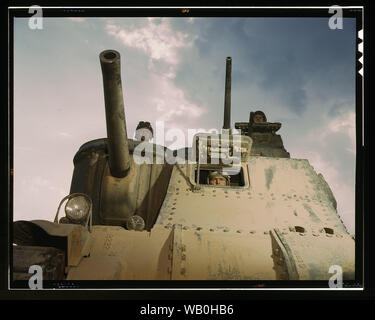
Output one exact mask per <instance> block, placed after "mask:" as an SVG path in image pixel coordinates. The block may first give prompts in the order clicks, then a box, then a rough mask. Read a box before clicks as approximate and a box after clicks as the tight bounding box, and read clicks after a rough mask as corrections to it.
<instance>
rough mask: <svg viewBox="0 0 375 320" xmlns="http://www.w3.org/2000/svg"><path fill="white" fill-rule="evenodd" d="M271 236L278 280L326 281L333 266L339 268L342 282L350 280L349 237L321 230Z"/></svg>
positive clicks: (351, 250) (351, 246) (351, 255)
mask: <svg viewBox="0 0 375 320" xmlns="http://www.w3.org/2000/svg"><path fill="white" fill-rule="evenodd" d="M271 235H272V240H273V243H272V246H273V254H274V261H275V269H276V270H277V276H278V277H279V278H280V279H283V278H284V277H286V279H288V280H329V278H330V277H331V276H332V274H331V273H329V269H330V267H331V266H336V265H337V266H340V267H341V268H342V270H343V279H344V280H353V279H354V276H355V272H354V265H355V255H354V241H353V239H352V238H351V237H350V236H349V235H345V234H344V235H343V234H335V233H334V234H330V233H327V232H326V231H324V230H322V231H313V232H311V231H310V232H309V231H305V232H296V231H287V232H286V231H284V232H281V231H280V230H278V229H274V230H273V231H272V232H271ZM280 265H281V266H282V267H281V268H280V267H279V266H280ZM283 265H284V266H283ZM278 267H279V268H278ZM285 273H286V274H285Z"/></svg>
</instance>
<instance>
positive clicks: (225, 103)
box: [223, 57, 232, 129]
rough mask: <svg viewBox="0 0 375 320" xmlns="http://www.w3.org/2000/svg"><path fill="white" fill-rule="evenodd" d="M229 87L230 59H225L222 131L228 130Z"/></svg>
mask: <svg viewBox="0 0 375 320" xmlns="http://www.w3.org/2000/svg"><path fill="white" fill-rule="evenodd" d="M231 85H232V58H231V57H227V60H226V73H225V100H224V125H223V129H230V103H231Z"/></svg>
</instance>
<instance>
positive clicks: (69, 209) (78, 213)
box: [65, 195, 90, 222]
mask: <svg viewBox="0 0 375 320" xmlns="http://www.w3.org/2000/svg"><path fill="white" fill-rule="evenodd" d="M89 211H90V200H89V199H88V198H87V196H84V195H77V196H75V197H71V198H70V199H69V200H68V201H67V203H66V205H65V214H66V216H67V217H68V218H69V219H70V220H72V221H73V222H82V221H84V220H85V218H86V217H87V215H88V214H89Z"/></svg>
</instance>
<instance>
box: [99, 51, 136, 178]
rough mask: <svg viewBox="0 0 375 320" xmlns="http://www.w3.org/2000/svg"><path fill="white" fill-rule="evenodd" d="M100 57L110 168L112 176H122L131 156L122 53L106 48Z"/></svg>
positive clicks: (126, 169) (124, 174)
mask: <svg viewBox="0 0 375 320" xmlns="http://www.w3.org/2000/svg"><path fill="white" fill-rule="evenodd" d="M99 59H100V64H101V68H102V74H103V87H104V103H105V115H106V122H107V137H108V152H109V168H110V171H111V175H112V176H114V177H117V178H122V177H125V176H126V173H127V171H128V170H129V167H130V157H129V146H128V138H127V134H126V120H125V112H124V99H123V95H122V85H121V66H120V53H118V52H117V51H115V50H105V51H103V52H102V53H100V55H99Z"/></svg>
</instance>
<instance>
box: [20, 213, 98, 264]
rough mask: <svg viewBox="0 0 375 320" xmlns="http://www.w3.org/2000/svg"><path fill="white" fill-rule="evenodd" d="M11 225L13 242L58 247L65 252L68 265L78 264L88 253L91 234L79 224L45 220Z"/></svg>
mask: <svg viewBox="0 0 375 320" xmlns="http://www.w3.org/2000/svg"><path fill="white" fill-rule="evenodd" d="M13 225H14V239H13V242H14V243H15V244H17V245H26V246H38V247H40V246H45V247H47V246H51V247H56V248H59V249H61V250H63V251H65V252H66V257H67V259H66V262H67V265H68V266H76V265H78V264H79V263H80V261H81V259H82V257H83V256H85V255H88V254H89V251H90V247H89V246H90V236H91V234H90V233H89V232H88V230H87V229H86V228H85V227H83V226H81V225H78V224H57V223H53V222H50V221H45V220H33V221H30V222H29V221H16V222H14V224H13Z"/></svg>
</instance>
